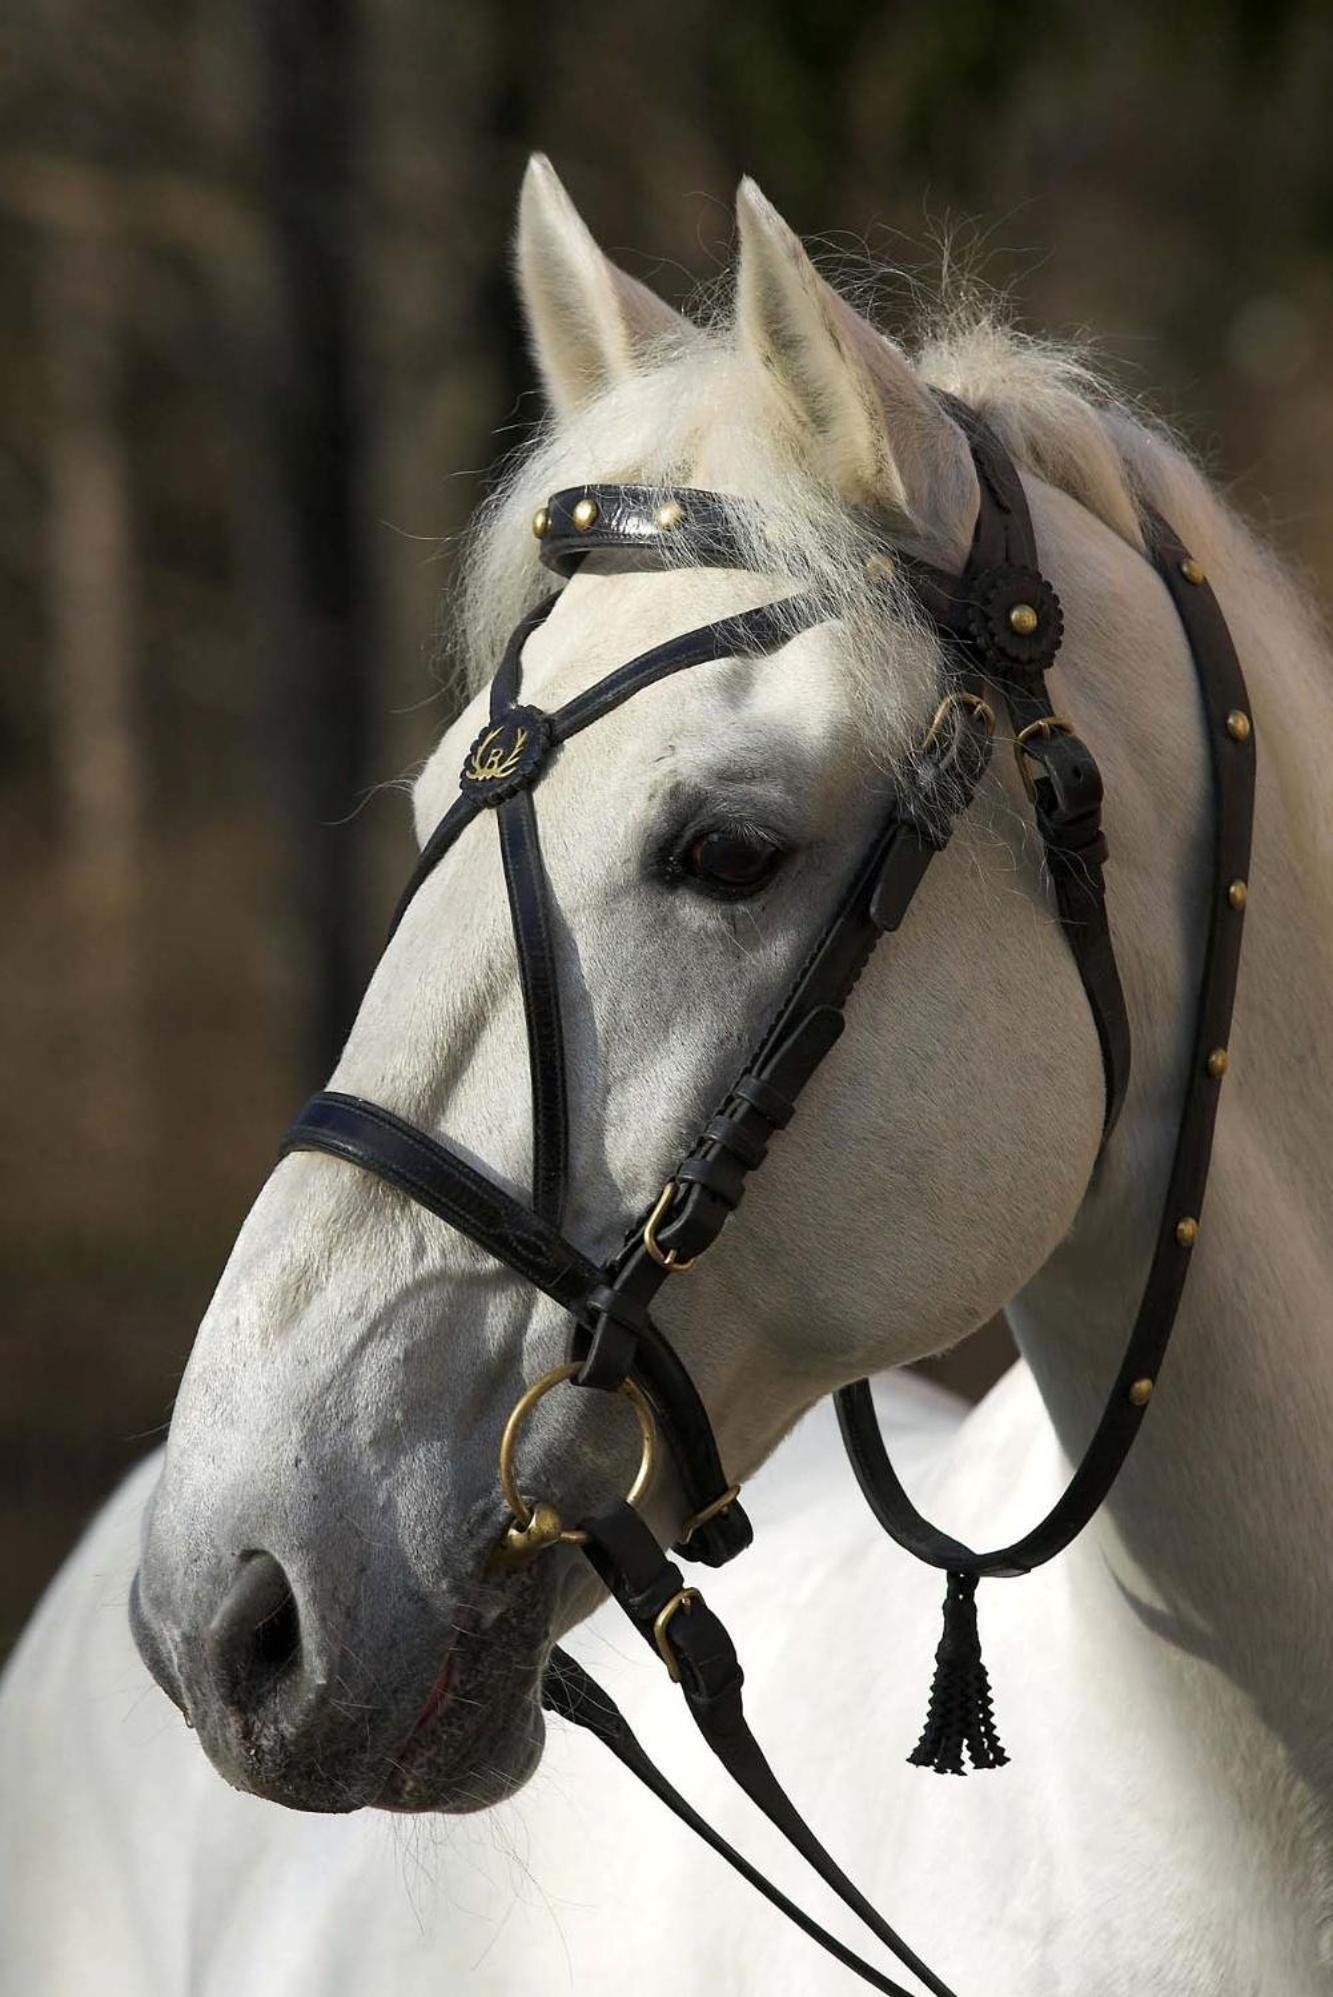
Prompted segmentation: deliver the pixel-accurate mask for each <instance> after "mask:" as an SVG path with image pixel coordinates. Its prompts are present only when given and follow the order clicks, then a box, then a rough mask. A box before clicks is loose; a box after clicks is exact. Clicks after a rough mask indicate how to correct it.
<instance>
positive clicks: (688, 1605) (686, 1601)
mask: <svg viewBox="0 0 1333 1997" xmlns="http://www.w3.org/2000/svg"><path fill="white" fill-rule="evenodd" d="M700 1599H701V1598H700V1594H699V1590H698V1589H697V1588H682V1589H681V1591H680V1593H679V1594H678V1595H673V1596H672V1597H671V1600H670V1601H669V1602H668V1603H667V1605H666V1607H665V1608H664V1609H662V1610H660V1611H659V1613H658V1615H657V1617H656V1618H655V1620H654V1622H653V1642H654V1643H655V1644H656V1645H657V1648H658V1652H659V1654H660V1656H661V1659H662V1662H663V1664H665V1666H666V1668H667V1677H668V1678H669V1679H670V1680H671V1682H672V1684H673V1685H679V1683H680V1664H679V1662H678V1660H677V1658H676V1653H675V1651H674V1650H673V1649H672V1648H671V1645H670V1644H669V1643H668V1642H667V1631H668V1630H669V1629H670V1627H671V1619H672V1617H673V1616H674V1615H675V1613H676V1611H677V1609H684V1611H685V1613H686V1615H688V1614H689V1613H690V1610H691V1609H692V1608H693V1607H694V1605H695V1603H696V1602H697V1601H699V1600H700Z"/></svg>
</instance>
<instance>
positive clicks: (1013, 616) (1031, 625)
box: [1009, 603, 1037, 638]
mask: <svg viewBox="0 0 1333 1997" xmlns="http://www.w3.org/2000/svg"><path fill="white" fill-rule="evenodd" d="M1036 628H1037V613H1036V611H1035V610H1034V609H1033V608H1032V605H1031V604H1030V603H1016V604H1015V605H1014V607H1013V609H1012V610H1011V611H1010V612H1009V629H1010V630H1011V631H1017V633H1018V635H1019V637H1020V638H1030V637H1031V636H1032V634H1033V632H1034V631H1035V630H1036Z"/></svg>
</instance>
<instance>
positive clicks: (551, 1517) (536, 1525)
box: [490, 1499, 565, 1568]
mask: <svg viewBox="0 0 1333 1997" xmlns="http://www.w3.org/2000/svg"><path fill="white" fill-rule="evenodd" d="M564 1537H565V1529H564V1525H563V1523H562V1521H561V1518H560V1514H559V1512H558V1511H557V1510H556V1508H555V1506H554V1505H548V1504H547V1503H546V1501H545V1499H542V1501H541V1502H540V1503H539V1504H535V1505H534V1506H533V1508H532V1517H531V1518H530V1519H529V1520H528V1522H527V1524H526V1525H511V1526H510V1528H509V1530H508V1532H507V1533H506V1534H505V1536H504V1539H503V1540H502V1542H501V1543H500V1545H499V1546H498V1547H497V1548H496V1549H495V1552H494V1553H493V1554H492V1555H491V1562H490V1564H491V1565H492V1566H493V1567H498V1568H508V1567H522V1566H524V1565H525V1564H526V1563H527V1562H528V1561H529V1560H530V1559H531V1558H532V1556H533V1554H534V1553H540V1552H541V1551H542V1549H543V1547H547V1546H555V1545H556V1544H557V1543H558V1542H559V1541H560V1540H562V1539H563V1538H564Z"/></svg>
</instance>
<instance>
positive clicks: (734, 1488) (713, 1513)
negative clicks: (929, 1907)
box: [676, 1484, 741, 1546]
mask: <svg viewBox="0 0 1333 1997" xmlns="http://www.w3.org/2000/svg"><path fill="white" fill-rule="evenodd" d="M740 1494H741V1487H740V1485H739V1484H729V1485H728V1486H727V1488H726V1490H725V1491H724V1492H723V1493H722V1496H721V1497H720V1498H714V1500H713V1502H712V1504H711V1505H705V1506H704V1508H703V1510H702V1511H701V1512H695V1513H694V1515H693V1517H692V1518H688V1519H686V1521H685V1523H684V1525H683V1526H682V1527H681V1529H680V1532H679V1534H678V1535H677V1538H676V1544H677V1545H678V1546H688V1545H689V1543H690V1541H691V1540H692V1539H693V1537H694V1535H695V1533H696V1532H698V1530H699V1528H700V1526H704V1525H707V1524H708V1521H709V1520H710V1519H715V1518H716V1517H717V1516H718V1513H719V1512H725V1511H726V1509H727V1507H728V1506H729V1505H734V1504H735V1502H736V1500H737V1498H739V1496H740Z"/></svg>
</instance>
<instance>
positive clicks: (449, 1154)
mask: <svg viewBox="0 0 1333 1997" xmlns="http://www.w3.org/2000/svg"><path fill="white" fill-rule="evenodd" d="M289 1151H325V1152H328V1153H329V1154H330V1155H331V1156H332V1157H335V1158H345V1159H346V1160H347V1162H348V1163H349V1164H352V1165H358V1166H360V1168H361V1170H362V1171H363V1172H371V1173H373V1174H374V1176H375V1177H376V1178H378V1179H384V1180H385V1181H386V1182H387V1183H388V1184H389V1185H391V1186H395V1187H397V1189H398V1191H399V1192H401V1193H406V1195H407V1197H408V1198H409V1199H412V1200H415V1201H416V1203H417V1205H418V1206H423V1207H425V1208H426V1209H427V1210H428V1212H430V1213H433V1214H435V1215H436V1216H437V1218H438V1219H440V1220H444V1221H448V1223H449V1225H450V1227H454V1228H457V1230H458V1232H459V1233H460V1234H465V1235H466V1236H467V1238H468V1240H469V1241H475V1242H476V1243H477V1245H478V1247H480V1248H484V1249H486V1250H487V1252H488V1253H489V1254H491V1255H494V1256H495V1257H496V1259H497V1260H498V1261H500V1262H504V1263H507V1264H508V1266H509V1267H510V1268H511V1269H513V1270H514V1271H515V1272H516V1273H517V1274H518V1275H520V1276H523V1277H525V1278H526V1279H527V1281H528V1282H529V1283H532V1284H534V1285H535V1286H536V1288H537V1289H539V1290H541V1291H543V1292H544V1293H545V1294H546V1295H547V1296H548V1297H554V1299H555V1301H556V1302H557V1303H558V1304H563V1305H564V1307H565V1309H566V1310H577V1309H578V1308H579V1307H580V1306H581V1305H582V1303H583V1300H584V1299H585V1298H586V1297H587V1295H588V1293H589V1291H590V1290H592V1289H593V1288H594V1287H595V1285H596V1283H597V1281H598V1276H599V1271H598V1268H597V1265H596V1263H595V1262H590V1261H589V1260H588V1258H587V1256H585V1255H583V1254H581V1253H580V1251H579V1250H578V1249H577V1248H575V1247H574V1245H573V1243H572V1242H569V1241H566V1239H565V1237H564V1236H563V1235H562V1234H560V1233H559V1232H558V1231H557V1230H556V1228H555V1227H554V1226H553V1225H552V1224H551V1223H550V1222H549V1221H548V1220H545V1219H543V1217H542V1216H541V1215H540V1214H537V1213H534V1212H533V1211H532V1209H531V1208H530V1207H526V1206H524V1205H523V1203H522V1201H521V1200H516V1199H515V1198H514V1197H513V1196H512V1194H510V1193H507V1192H506V1191H505V1190H504V1188H503V1187H502V1186H498V1185H496V1183H495V1181H494V1180H493V1179H488V1178H487V1177H486V1176H485V1174H484V1173H482V1172H479V1171H478V1170H477V1168H476V1166H475V1165H472V1164H469V1162H468V1161H467V1159H466V1158H464V1157H463V1156H462V1155H461V1154H460V1153H459V1152H457V1151H453V1150H450V1148H449V1147H448V1146H447V1145H445V1144H441V1143H439V1142H438V1141H437V1140H436V1139H435V1138H433V1137H429V1136H427V1134H426V1132H425V1131H424V1130H418V1129H417V1127H416V1125H415V1124H412V1123H408V1122H407V1121H406V1120H405V1119H404V1118H403V1117H401V1116H395V1115H394V1113H393V1111H392V1110H388V1109H383V1108H381V1106H380V1105H379V1103H372V1102H367V1101H366V1100H365V1099H364V1097H362V1096H349V1095H343V1094H342V1093H340V1092H339V1091H338V1090H335V1089H325V1090H322V1091H321V1092H320V1093H319V1094H318V1095H313V1096H311V1098H310V1100H309V1102H308V1103H307V1104H306V1105H305V1108H304V1109H303V1110H302V1111H301V1113H300V1115H299V1116H298V1117H297V1119H296V1121H295V1122H294V1123H293V1124H292V1126H291V1129H290V1130H289V1131H288V1132H287V1134H286V1136H285V1137H284V1138H283V1140H282V1150H281V1155H282V1156H283V1157H285V1156H286V1155H287V1153H288V1152H289Z"/></svg>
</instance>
